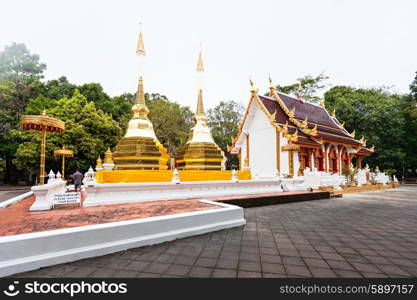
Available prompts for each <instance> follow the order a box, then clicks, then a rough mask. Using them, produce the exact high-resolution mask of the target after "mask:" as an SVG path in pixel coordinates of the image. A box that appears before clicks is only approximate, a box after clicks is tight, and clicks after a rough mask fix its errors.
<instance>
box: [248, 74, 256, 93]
mask: <svg viewBox="0 0 417 300" xmlns="http://www.w3.org/2000/svg"><path fill="white" fill-rule="evenodd" d="M249 82H250V89H251V93H252V94H256V93H257V92H258V89H256V88H255V85H254V84H253V81H252V79H251V78H249Z"/></svg>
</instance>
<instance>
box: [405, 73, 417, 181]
mask: <svg viewBox="0 0 417 300" xmlns="http://www.w3.org/2000/svg"><path fill="white" fill-rule="evenodd" d="M405 102H406V104H405V108H404V111H403V113H404V117H405V127H404V135H405V137H404V138H405V140H404V141H405V142H406V143H405V152H406V158H405V160H404V168H405V169H407V170H409V171H408V172H407V174H406V175H407V176H416V175H417V72H416V76H415V78H414V81H413V82H412V83H411V84H410V93H409V95H407V96H405Z"/></svg>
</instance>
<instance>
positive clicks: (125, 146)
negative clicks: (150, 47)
mask: <svg viewBox="0 0 417 300" xmlns="http://www.w3.org/2000/svg"><path fill="white" fill-rule="evenodd" d="M136 54H137V55H138V58H139V60H140V65H141V64H142V60H143V58H144V56H145V48H144V44H143V37H142V32H140V33H139V41H138V45H137V49H136ZM140 71H142V70H140ZM132 112H133V117H132V119H131V120H130V121H129V125H128V128H127V131H126V134H125V136H124V137H123V138H122V139H121V140H120V141H119V143H118V144H117V146H116V148H115V149H114V152H113V160H114V164H115V166H114V169H115V170H167V169H168V165H167V162H168V160H169V155H168V153H167V150H166V149H165V148H164V146H163V145H162V144H161V143H160V142H159V140H158V138H157V137H156V135H155V131H154V129H153V125H152V123H151V121H150V120H149V118H148V114H149V109H148V108H147V107H146V104H145V92H144V88H143V77H142V76H141V75H140V76H139V83H138V89H137V92H136V101H135V104H134V105H133V106H132Z"/></svg>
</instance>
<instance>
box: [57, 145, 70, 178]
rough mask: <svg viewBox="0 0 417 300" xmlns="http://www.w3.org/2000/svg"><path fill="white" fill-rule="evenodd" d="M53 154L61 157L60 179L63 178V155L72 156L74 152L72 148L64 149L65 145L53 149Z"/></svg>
mask: <svg viewBox="0 0 417 300" xmlns="http://www.w3.org/2000/svg"><path fill="white" fill-rule="evenodd" d="M54 156H61V157H62V172H61V173H62V179H65V173H64V172H65V157H73V156H74V152H72V150H69V149H66V148H65V146H63V147H62V149H57V150H54Z"/></svg>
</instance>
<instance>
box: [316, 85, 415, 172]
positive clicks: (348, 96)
mask: <svg viewBox="0 0 417 300" xmlns="http://www.w3.org/2000/svg"><path fill="white" fill-rule="evenodd" d="M324 97H325V105H326V108H327V109H328V110H329V111H333V110H335V111H336V115H337V118H338V119H339V120H340V121H344V122H345V128H346V129H347V130H348V131H349V132H352V131H353V130H355V131H356V136H357V137H361V136H362V135H363V136H364V137H365V138H366V139H367V145H368V146H369V147H370V146H371V145H375V153H374V154H373V155H371V156H369V157H366V158H365V162H366V163H369V164H370V165H371V166H373V167H375V166H379V167H380V168H381V169H397V170H401V169H402V164H403V161H407V159H408V155H407V150H406V148H407V144H408V143H409V137H408V135H407V134H406V132H407V130H408V129H407V126H408V124H407V121H406V118H405V117H404V108H405V105H406V101H405V97H404V96H401V95H396V94H392V93H390V92H389V91H388V90H386V89H383V88H371V89H356V88H352V87H347V86H336V87H334V88H332V89H330V90H329V91H327V92H326V93H325V96H324Z"/></svg>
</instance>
